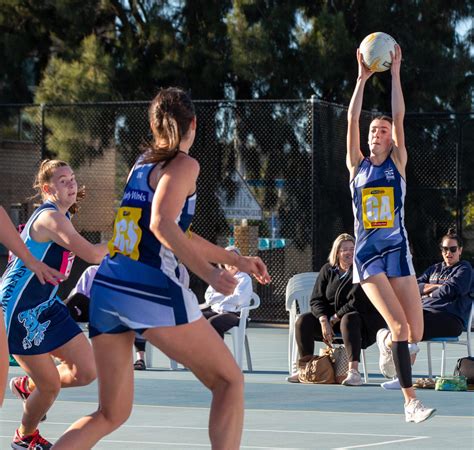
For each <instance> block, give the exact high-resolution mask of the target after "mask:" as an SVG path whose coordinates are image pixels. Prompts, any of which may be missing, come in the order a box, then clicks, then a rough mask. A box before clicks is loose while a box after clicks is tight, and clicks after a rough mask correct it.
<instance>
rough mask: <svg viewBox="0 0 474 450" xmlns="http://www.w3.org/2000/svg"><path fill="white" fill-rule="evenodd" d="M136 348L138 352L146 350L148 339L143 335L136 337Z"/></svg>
mask: <svg viewBox="0 0 474 450" xmlns="http://www.w3.org/2000/svg"><path fill="white" fill-rule="evenodd" d="M134 344H135V350H136V351H137V352H144V351H145V345H146V339H143V338H141V337H135V342H134Z"/></svg>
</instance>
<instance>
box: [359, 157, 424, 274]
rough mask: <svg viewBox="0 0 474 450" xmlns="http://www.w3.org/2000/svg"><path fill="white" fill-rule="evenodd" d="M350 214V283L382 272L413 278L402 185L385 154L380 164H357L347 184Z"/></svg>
mask: <svg viewBox="0 0 474 450" xmlns="http://www.w3.org/2000/svg"><path fill="white" fill-rule="evenodd" d="M350 188H351V193H352V208H353V211H354V219H355V221H354V232H355V237H356V244H355V251H354V271H353V273H354V275H353V281H354V283H359V282H360V281H362V280H366V279H367V278H368V277H370V276H372V275H376V274H378V273H386V274H387V276H388V277H389V278H392V277H404V276H408V275H414V274H415V271H414V268H413V263H412V258H411V253H410V249H409V246H408V245H409V244H408V237H407V232H406V229H405V224H404V202H405V192H406V183H405V180H404V179H403V177H402V176H401V175H400V172H399V171H398V169H397V167H396V166H395V163H394V162H393V160H392V158H391V156H390V155H389V156H388V157H387V159H386V160H385V161H384V162H383V163H382V164H381V165H380V166H376V165H375V164H372V163H371V161H370V159H369V158H364V159H363V161H362V162H361V163H360V165H359V168H358V170H357V173H356V175H355V177H354V179H353V180H352V181H351V184H350Z"/></svg>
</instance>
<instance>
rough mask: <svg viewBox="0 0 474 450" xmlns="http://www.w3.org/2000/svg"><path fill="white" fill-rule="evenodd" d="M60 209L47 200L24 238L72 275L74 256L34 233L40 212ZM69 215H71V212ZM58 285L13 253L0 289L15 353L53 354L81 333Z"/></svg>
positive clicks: (35, 250) (48, 261) (34, 251)
mask: <svg viewBox="0 0 474 450" xmlns="http://www.w3.org/2000/svg"><path fill="white" fill-rule="evenodd" d="M57 210H58V208H57V206H56V205H55V204H54V203H52V202H45V203H43V204H42V205H41V206H40V207H39V208H38V209H36V210H35V212H34V213H33V215H32V216H31V217H30V219H29V220H28V222H27V224H26V226H25V228H24V229H23V231H22V233H21V237H22V239H23V241H24V242H25V245H26V246H27V247H28V249H29V250H30V252H31V253H32V254H33V256H35V257H36V258H37V259H39V260H40V261H43V262H44V263H45V264H47V265H48V266H50V267H53V268H54V269H57V270H59V271H60V272H61V273H63V274H65V275H66V276H68V275H69V273H70V271H71V268H72V264H73V262H74V255H73V254H72V253H71V252H70V251H69V250H67V249H65V248H63V247H61V246H60V245H58V244H56V243H55V242H53V241H49V242H37V241H35V240H34V239H33V238H32V237H31V235H30V230H31V226H32V225H33V223H34V222H35V220H36V219H37V218H38V217H39V216H40V214H42V213H44V212H45V211H57ZM66 216H67V217H68V218H70V216H69V213H66ZM58 288H59V286H57V285H56V286H54V285H52V284H50V283H46V284H44V285H43V284H41V283H40V282H39V280H38V278H37V277H36V275H35V274H34V272H32V271H31V270H29V269H28V268H27V267H26V266H25V265H24V264H23V261H21V259H19V258H17V257H16V256H15V255H11V257H10V261H9V263H8V266H7V269H6V271H5V274H4V275H3V278H2V284H1V288H0V295H1V299H2V308H3V312H4V314H5V326H6V330H7V336H8V346H9V349H10V353H11V354H13V355H38V354H42V353H49V352H51V351H52V350H54V349H56V348H58V347H61V346H62V345H63V344H65V343H66V342H68V341H69V340H71V339H72V338H73V337H74V336H76V335H77V334H79V333H81V329H80V328H79V327H78V325H77V324H76V322H75V321H74V320H73V319H72V317H71V316H70V314H69V311H68V309H67V307H66V306H65V305H64V303H63V302H62V300H61V299H60V298H59V297H58V296H57V295H56V292H57V290H58Z"/></svg>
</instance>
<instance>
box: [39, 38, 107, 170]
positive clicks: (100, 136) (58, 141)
mask: <svg viewBox="0 0 474 450" xmlns="http://www.w3.org/2000/svg"><path fill="white" fill-rule="evenodd" d="M113 73H114V69H113V64H112V59H111V57H110V56H108V55H107V54H106V53H105V51H104V49H103V48H102V47H101V45H100V43H99V42H98V40H97V38H96V36H95V35H90V36H88V37H86V38H85V39H84V41H83V42H82V44H81V47H80V50H79V54H78V56H77V59H73V60H71V61H65V60H63V59H60V58H58V57H53V58H51V60H50V62H49V64H48V66H47V68H46V70H45V72H44V76H43V79H42V81H41V84H40V85H39V87H38V89H37V91H36V95H35V101H36V102H37V103H51V104H53V105H52V106H51V107H49V108H48V109H47V111H46V126H47V128H48V137H47V143H48V150H49V151H50V152H52V153H53V154H55V155H57V156H58V157H59V158H62V159H65V160H66V161H69V162H70V163H71V164H73V165H74V166H77V165H79V164H81V163H82V162H84V160H85V159H86V158H87V157H92V156H96V155H100V154H102V151H103V149H104V147H106V146H107V145H108V144H109V141H110V138H111V137H112V135H111V133H112V131H113V129H114V119H113V116H111V115H110V111H107V110H106V111H104V110H102V109H97V108H88V109H87V110H85V111H84V113H83V114H79V113H78V111H77V109H75V108H71V107H70V106H69V105H67V104H70V103H77V102H98V101H99V102H100V101H104V100H110V99H113V98H114V92H113V91H112V89H111V86H112V84H111V80H112V78H113ZM71 86H74V89H71ZM55 104H56V106H54V105H55ZM57 104H66V105H63V106H61V105H57Z"/></svg>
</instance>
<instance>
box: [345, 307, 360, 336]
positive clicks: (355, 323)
mask: <svg viewBox="0 0 474 450" xmlns="http://www.w3.org/2000/svg"><path fill="white" fill-rule="evenodd" d="M361 326H362V321H361V319H360V314H359V313H358V312H355V311H353V312H350V313H347V314H344V315H343V316H342V319H341V331H342V329H343V328H348V329H351V330H352V329H360V328H361Z"/></svg>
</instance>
